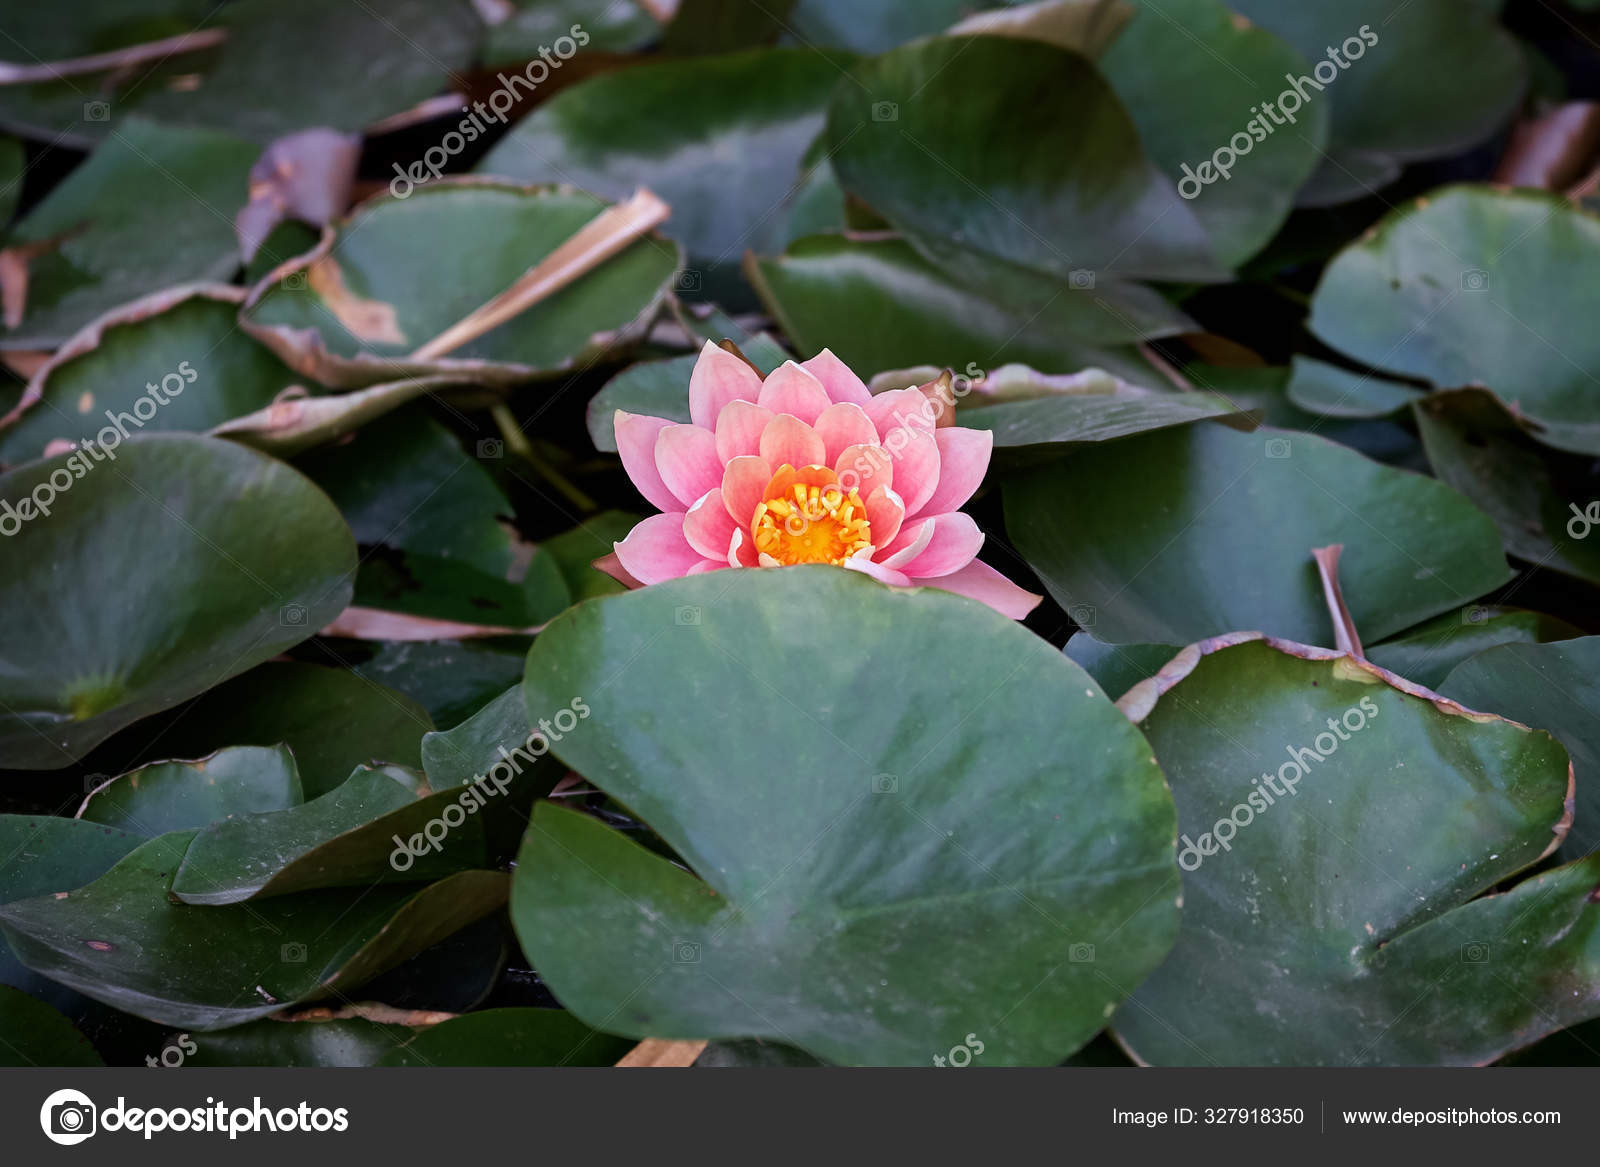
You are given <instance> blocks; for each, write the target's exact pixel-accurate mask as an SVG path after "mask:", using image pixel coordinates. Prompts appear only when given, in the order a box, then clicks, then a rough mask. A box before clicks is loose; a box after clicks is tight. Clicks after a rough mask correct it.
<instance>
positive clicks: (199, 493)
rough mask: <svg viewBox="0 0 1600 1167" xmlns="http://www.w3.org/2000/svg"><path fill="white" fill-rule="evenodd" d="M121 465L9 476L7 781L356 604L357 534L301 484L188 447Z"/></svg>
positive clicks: (142, 446) (39, 468) (221, 453)
mask: <svg viewBox="0 0 1600 1167" xmlns="http://www.w3.org/2000/svg"><path fill="white" fill-rule="evenodd" d="M114 453H115V460H107V461H103V462H97V461H96V460H95V459H94V458H93V457H92V456H91V451H89V450H77V451H74V452H73V453H71V454H65V455H60V456H57V457H55V458H50V459H47V460H45V461H42V462H33V463H29V464H28V465H26V466H24V467H21V468H20V469H17V470H13V471H11V472H10V473H9V474H5V475H3V476H0V511H4V513H5V514H6V515H16V516H17V517H16V518H15V520H14V524H15V525H16V527H17V528H18V529H17V530H16V532H15V533H14V534H13V533H11V532H9V531H8V532H7V535H8V536H9V537H8V539H7V544H8V545H7V548H6V558H5V561H4V563H5V566H4V568H3V569H0V608H3V609H4V610H5V611H7V612H9V613H12V614H13V617H12V621H11V623H12V627H11V629H10V631H9V632H8V634H7V637H6V642H5V646H4V648H3V649H0V674H3V677H4V679H0V704H3V706H4V707H5V709H6V710H7V712H6V713H5V714H4V716H0V764H3V765H5V766H9V767H16V768H43V769H54V768H58V767H61V766H65V765H67V764H69V763H70V762H72V761H74V760H75V759H77V758H79V757H82V756H83V754H85V753H87V752H88V750H89V749H91V748H92V747H93V746H95V745H96V744H98V743H99V742H100V741H102V740H104V739H105V738H107V737H109V736H110V735H111V734H112V733H114V732H116V731H117V730H118V729H121V728H122V727H123V726H126V725H129V724H131V723H132V722H134V721H136V720H138V719H139V718H141V717H144V716H147V715H149V714H151V713H155V712H158V711H160V710H162V709H166V708H169V707H170V706H173V705H176V704H178V703H179V702H181V701H185V700H188V699H189V698H191V697H194V696H195V695H196V694H198V693H201V692H204V691H205V690H206V689H209V688H211V687H212V686H214V685H217V684H220V683H221V682H222V681H225V680H227V679H228V678H229V677H231V676H234V675H235V674H237V673H241V672H243V671H244V670H245V669H248V668H250V667H251V666H252V665H256V664H259V663H261V662H262V661H264V660H267V659H269V658H270V657H273V656H275V655H277V654H278V653H279V652H282V651H283V650H284V649H285V648H288V647H289V646H290V645H292V644H295V643H297V642H299V641H301V640H304V639H305V638H306V637H307V636H309V635H311V634H312V633H313V632H315V631H316V630H317V629H318V628H319V627H321V626H322V625H323V624H325V623H327V622H328V621H329V620H331V619H332V618H333V617H334V616H336V615H338V614H339V612H341V611H342V610H343V609H344V607H345V605H346V603H348V602H349V598H350V588H351V583H350V580H351V576H352V575H353V574H354V569H355V545H354V542H353V541H352V539H351V537H350V531H349V528H348V527H346V526H345V523H344V520H343V519H341V518H340V517H339V513H338V511H337V510H335V509H334V507H333V505H332V504H331V503H330V502H329V501H328V498H327V496H326V495H324V494H323V493H322V492H321V491H320V490H318V489H317V488H316V487H315V486H313V485H312V484H311V483H310V482H309V481H307V480H306V479H305V478H304V477H303V476H302V475H300V474H299V473H297V472H295V471H294V470H292V469H290V468H289V467H287V466H285V465H283V464H282V463H281V462H275V461H273V460H272V459H270V458H267V457H266V456H264V455H262V454H257V453H256V452H255V451H253V450H248V449H245V448H244V447H242V446H238V445H235V444H234V443H232V442H224V441H219V440H217V439H214V438H205V437H198V436H195V435H191V434H153V435H150V436H141V437H138V438H134V439H132V440H130V441H128V442H124V443H123V444H122V445H121V446H120V447H119V448H118V449H117V450H116V451H114ZM80 470H81V471H82V473H81V474H80V473H79V471H80ZM52 495H53V496H54V497H53V499H52V497H51V496H52ZM24 503H26V508H25V509H27V510H28V513H29V514H31V515H33V517H32V518H31V519H29V518H26V517H24V516H23V515H22V511H21V510H19V509H18V508H19V507H22V506H23V504H24ZM40 505H42V506H45V507H48V508H49V511H50V513H49V514H41V513H37V512H36V511H34V510H32V508H33V507H35V506H40ZM7 508H9V509H7ZM0 522H4V523H5V524H6V525H8V526H9V525H12V523H13V520H11V519H0ZM106 580H112V581H115V584H116V586H115V587H112V588H107V587H104V586H102V585H103V581H106Z"/></svg>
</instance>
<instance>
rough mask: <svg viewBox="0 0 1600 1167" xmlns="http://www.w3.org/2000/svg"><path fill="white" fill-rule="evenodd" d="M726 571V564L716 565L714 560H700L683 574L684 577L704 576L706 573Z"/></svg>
mask: <svg viewBox="0 0 1600 1167" xmlns="http://www.w3.org/2000/svg"><path fill="white" fill-rule="evenodd" d="M727 570H728V565H727V564H726V563H718V562H717V561H716V560H715V559H702V560H701V561H700V562H699V563H697V564H695V565H694V566H693V567H691V568H690V569H689V570H688V571H686V572H684V573H683V574H684V575H704V574H705V573H706V572H708V571H727Z"/></svg>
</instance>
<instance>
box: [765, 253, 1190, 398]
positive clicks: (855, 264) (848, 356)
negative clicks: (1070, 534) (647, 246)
mask: <svg viewBox="0 0 1600 1167" xmlns="http://www.w3.org/2000/svg"><path fill="white" fill-rule="evenodd" d="M745 274H746V276H747V277H748V278H749V280H750V282H751V284H752V285H754V287H755V289H756V291H757V293H759V295H760V296H761V300H762V302H763V303H764V304H765V305H766V306H767V310H768V311H769V312H771V313H772V315H773V317H774V318H775V319H776V320H777V321H778V323H779V324H780V325H781V326H782V328H783V333H784V335H785V336H787V337H788V338H789V341H790V343H791V344H793V345H794V347H795V348H796V349H797V350H798V351H799V352H801V353H805V354H810V353H816V352H820V351H821V350H822V349H824V348H831V349H832V350H833V352H834V355H836V356H837V357H838V358H839V359H840V360H842V361H844V362H845V364H847V365H849V366H850V367H851V368H852V369H854V370H855V371H856V372H857V373H858V374H860V375H861V376H862V377H870V376H872V375H873V374H875V373H881V372H883V371H885V370H887V369H904V368H908V367H910V366H912V365H940V366H949V367H951V368H954V369H957V370H965V369H968V368H969V366H970V367H972V368H979V369H981V368H992V367H994V366H996V365H1000V364H1004V363H1006V362H1008V361H1015V362H1018V363H1021V364H1025V365H1031V366H1033V367H1034V368H1036V369H1043V370H1045V371H1046V372H1077V371H1078V370H1079V369H1082V368H1085V367H1093V368H1099V369H1105V370H1106V371H1108V372H1110V373H1113V374H1115V375H1116V376H1119V377H1122V378H1124V379H1125V380H1129V381H1133V382H1135V383H1138V382H1139V381H1140V380H1142V379H1146V378H1148V377H1149V376H1150V375H1151V371H1150V367H1149V366H1148V365H1147V364H1145V363H1143V362H1142V360H1141V358H1140V357H1139V356H1138V355H1137V354H1136V353H1134V352H1132V351H1131V350H1126V349H1124V350H1117V349H1112V348H1096V347H1094V346H1093V345H1092V344H1089V343H1082V342H1079V341H1076V340H1073V339H1069V338H1071V337H1073V336H1074V335H1076V333H1077V332H1080V331H1082V330H1083V328H1084V327H1085V321H1086V320H1091V319H1093V318H1094V316H1096V315H1097V316H1098V317H1099V319H1100V320H1101V321H1111V322H1112V323H1111V329H1112V331H1113V333H1117V332H1118V331H1119V330H1120V334H1121V339H1124V340H1125V339H1127V338H1128V336H1129V335H1131V333H1137V332H1143V331H1144V329H1143V328H1134V329H1131V330H1129V329H1127V328H1126V326H1125V325H1124V324H1123V323H1121V322H1118V321H1116V320H1115V319H1114V318H1113V317H1112V316H1111V314H1109V313H1106V312H1103V311H1101V310H1099V309H1097V308H1095V307H1094V306H1093V303H1092V299H1093V297H1094V296H1095V295H1096V294H1097V293H1098V291H1099V289H1098V288H1097V287H1081V288H1077V289H1069V290H1067V291H1065V292H1063V293H1062V294H1061V295H1060V296H1057V297H1055V298H1053V299H1049V300H1045V301H1041V302H1042V303H1043V306H1042V307H1041V306H1040V305H1039V304H1034V305H1033V306H1032V307H1031V308H1029V309H1028V310H1026V311H1024V310H1022V309H1021V308H1013V307H1010V306H1008V305H1004V304H1001V303H998V302H996V301H993V300H989V299H986V298H984V297H983V296H981V295H979V294H977V293H976V292H974V291H972V290H971V289H969V288H967V287H966V286H964V285H963V284H962V283H961V282H960V280H959V279H957V278H954V276H946V275H945V274H944V273H943V272H941V271H940V270H939V269H938V268H937V267H935V266H934V265H933V264H930V263H928V262H927V261H926V260H924V259H923V258H922V257H921V256H919V255H918V254H917V253H916V252H915V251H914V250H913V249H912V248H911V247H910V246H909V245H908V244H906V243H905V242H903V241H901V240H898V239H876V240H870V241H861V240H852V239H847V238H846V237H844V236H842V235H814V236H812V237H810V238H808V239H802V240H799V241H798V242H796V243H794V244H792V245H791V246H790V247H789V249H788V251H786V252H785V253H784V254H783V255H781V256H775V257H771V258H757V257H754V256H752V257H751V258H750V259H748V260H747V261H746V263H745ZM1128 286H1129V287H1132V286H1133V285H1128ZM1114 294H1115V293H1114ZM1075 297H1078V298H1088V299H1089V300H1090V301H1091V302H1090V303H1088V304H1078V303H1076V302H1075V299H1074V298H1075ZM1119 311H1120V308H1119ZM1184 327H1186V326H1177V325H1174V328H1173V330H1175V331H1183V330H1184ZM1155 331H1156V332H1160V331H1162V330H1161V329H1156V330H1155Z"/></svg>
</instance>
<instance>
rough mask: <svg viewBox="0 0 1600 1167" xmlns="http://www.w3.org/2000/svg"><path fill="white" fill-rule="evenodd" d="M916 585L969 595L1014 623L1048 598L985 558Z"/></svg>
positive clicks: (918, 581)
mask: <svg viewBox="0 0 1600 1167" xmlns="http://www.w3.org/2000/svg"><path fill="white" fill-rule="evenodd" d="M912 582H914V583H919V584H923V583H925V584H927V586H929V587H933V588H942V589H944V590H945V591H947V592H955V593H956V595H958V596H968V597H970V598H971V599H974V600H977V601H979V602H980V603H984V604H988V605H989V607H991V608H993V609H994V610H995V611H996V612H999V613H1000V615H1002V616H1009V617H1010V618H1011V619H1013V620H1021V619H1022V618H1023V617H1024V616H1026V615H1027V614H1028V613H1029V612H1031V611H1033V610H1034V609H1035V608H1036V607H1038V606H1039V601H1040V600H1042V599H1044V597H1043V596H1036V595H1034V594H1033V593H1032V592H1030V591H1028V590H1027V589H1025V588H1019V587H1018V586H1017V585H1016V584H1014V583H1012V582H1011V581H1010V580H1008V579H1007V578H1006V577H1005V576H1003V575H1001V574H1000V573H999V572H998V571H996V570H995V569H994V568H992V567H990V566H989V565H988V564H987V563H985V562H983V560H981V559H974V560H973V561H972V562H971V563H969V564H967V565H966V566H965V567H963V568H962V569H961V570H960V571H957V572H952V573H951V574H950V575H942V576H940V577H939V578H938V579H929V580H914V581H912Z"/></svg>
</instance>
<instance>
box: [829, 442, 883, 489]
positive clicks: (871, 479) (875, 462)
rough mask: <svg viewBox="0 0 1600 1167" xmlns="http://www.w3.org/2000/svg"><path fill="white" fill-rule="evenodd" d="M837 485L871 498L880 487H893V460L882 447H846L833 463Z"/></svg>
mask: <svg viewBox="0 0 1600 1167" xmlns="http://www.w3.org/2000/svg"><path fill="white" fill-rule="evenodd" d="M833 472H834V473H835V474H837V475H838V476H839V485H840V486H841V487H842V488H843V489H845V490H854V491H857V492H859V493H860V495H861V497H862V498H871V497H872V494H873V492H874V491H876V490H877V489H878V487H880V486H893V485H894V459H893V458H891V457H889V451H887V450H885V449H884V448H883V447H882V446H877V445H870V446H847V447H845V448H844V449H843V450H841V451H840V453H839V457H838V458H837V459H835V461H834V463H833Z"/></svg>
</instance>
